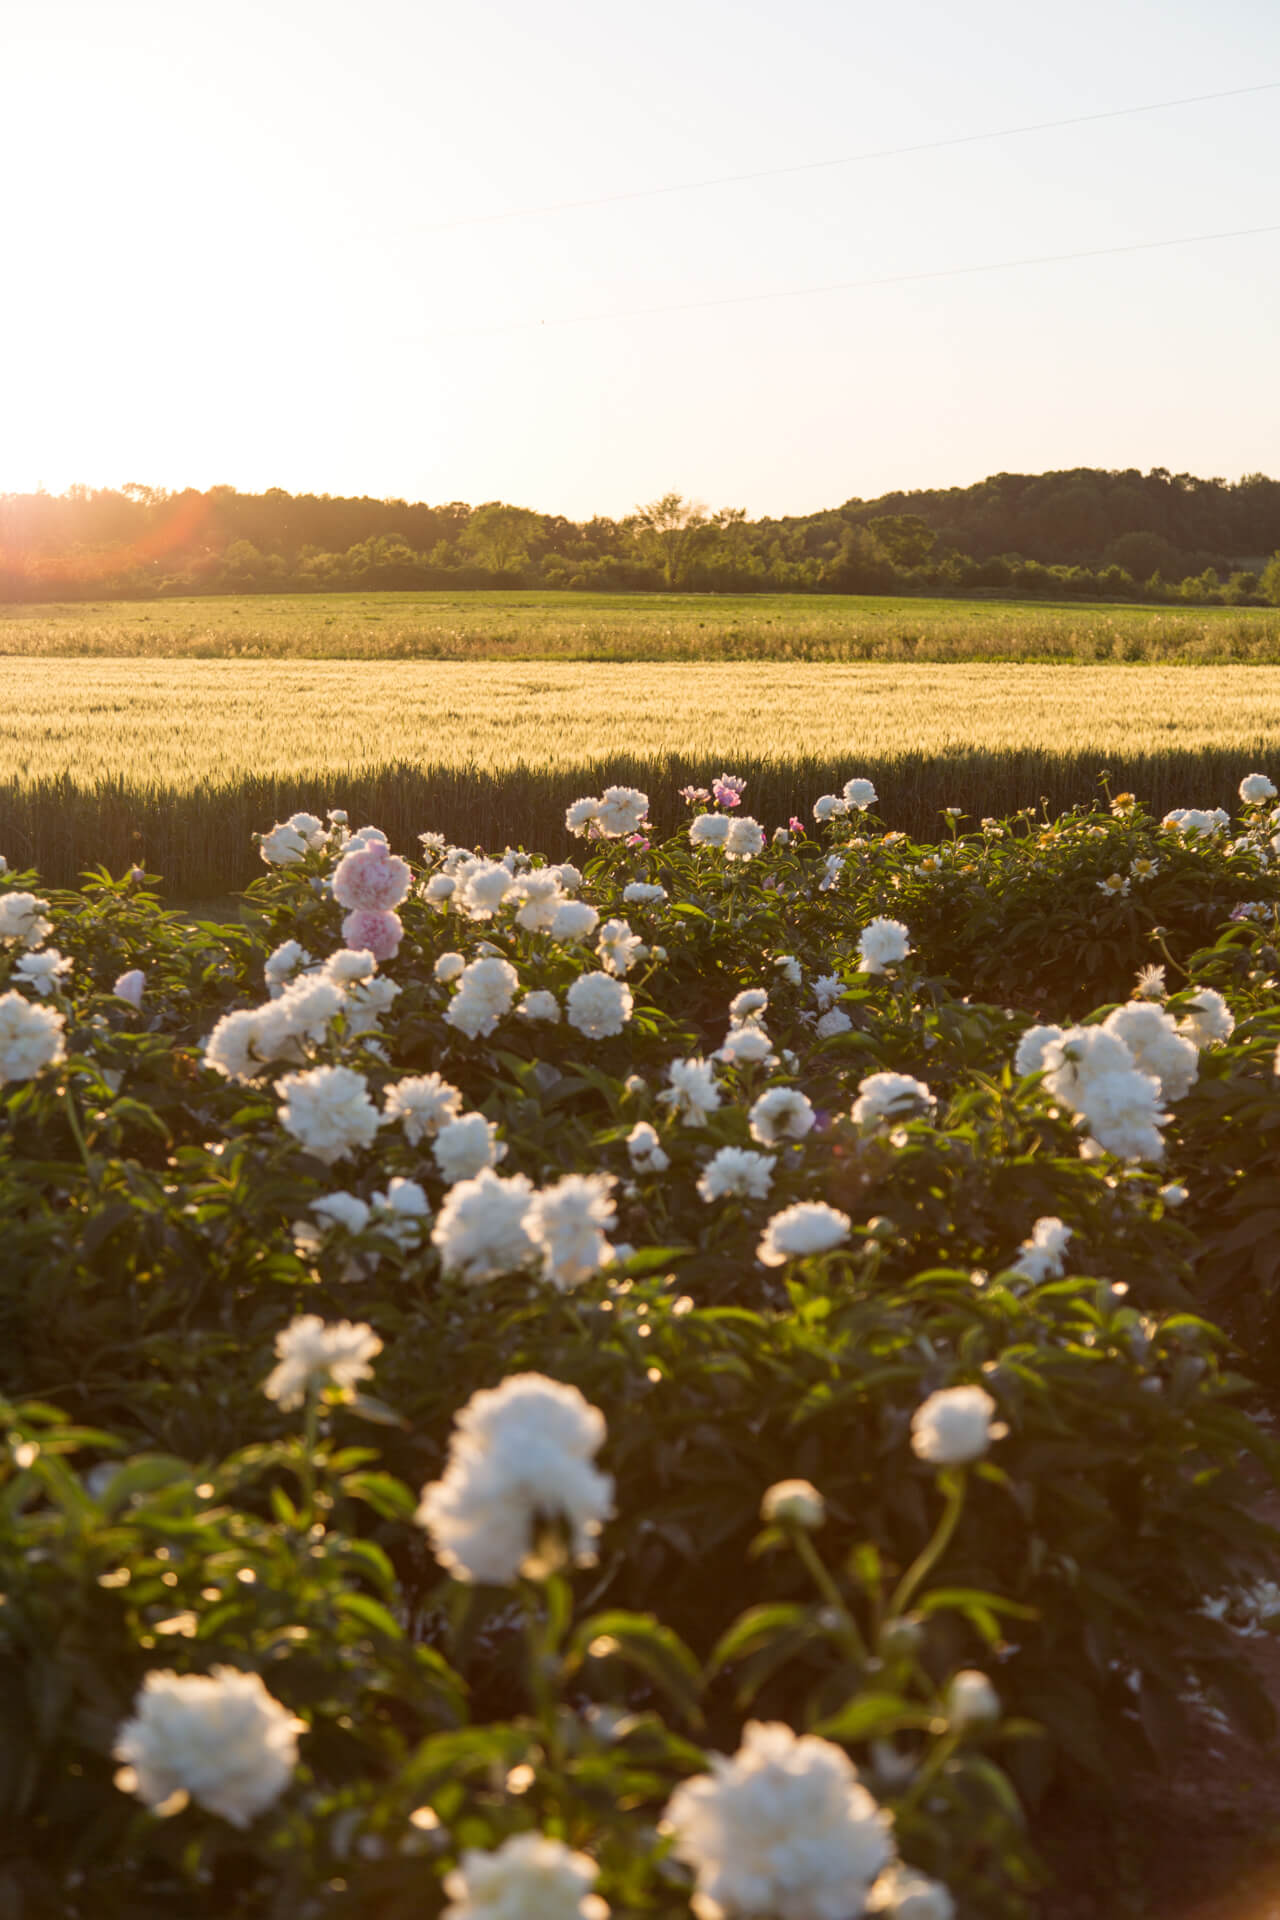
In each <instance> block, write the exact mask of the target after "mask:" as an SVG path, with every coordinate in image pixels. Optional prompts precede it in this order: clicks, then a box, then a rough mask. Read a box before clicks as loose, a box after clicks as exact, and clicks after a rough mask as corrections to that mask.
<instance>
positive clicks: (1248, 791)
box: [1240, 773, 1276, 807]
mask: <svg viewBox="0 0 1280 1920" xmlns="http://www.w3.org/2000/svg"><path fill="white" fill-rule="evenodd" d="M1275 797H1276V789H1275V784H1274V782H1273V781H1271V780H1268V778H1267V776H1266V774H1265V773H1246V775H1245V777H1244V779H1243V780H1242V781H1241V782H1240V798H1241V799H1242V800H1243V801H1244V804H1245V805H1246V807H1256V806H1257V805H1258V804H1259V802H1260V801H1263V800H1274V799H1275Z"/></svg>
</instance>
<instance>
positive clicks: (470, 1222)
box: [431, 1167, 534, 1281]
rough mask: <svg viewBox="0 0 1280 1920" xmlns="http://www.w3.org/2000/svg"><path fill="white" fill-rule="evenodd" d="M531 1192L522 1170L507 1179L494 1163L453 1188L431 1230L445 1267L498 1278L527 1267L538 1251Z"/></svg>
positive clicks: (482, 1277)
mask: <svg viewBox="0 0 1280 1920" xmlns="http://www.w3.org/2000/svg"><path fill="white" fill-rule="evenodd" d="M532 1194H533V1185H532V1182H531V1181H530V1180H529V1179H528V1178H527V1177H526V1175H524V1174H523V1173H515V1174H512V1176H511V1178H510V1179H509V1180H504V1179H502V1178H501V1177H500V1176H499V1175H498V1174H496V1173H494V1172H493V1170H492V1169H491V1168H489V1167H485V1168H483V1169H482V1170H481V1172H479V1173H478V1174H476V1176H475V1178H474V1179H472V1180H459V1181H458V1183H457V1185H456V1186H453V1187H450V1189H449V1191H448V1193H447V1194H446V1196H445V1201H444V1205H443V1206H442V1207H441V1209H440V1213H439V1216H438V1217H437V1219H436V1223H435V1225H434V1227H432V1229H431V1241H432V1245H433V1246H435V1247H436V1248H437V1250H438V1251H439V1254H440V1265H441V1266H442V1267H443V1269H444V1271H445V1272H446V1273H456V1274H459V1275H460V1276H461V1277H462V1279H464V1280H469V1281H478V1280H496V1279H497V1278H498V1277H499V1276H500V1275H501V1274H504V1273H516V1272H517V1271H518V1270H519V1269H520V1268H521V1267H524V1266H527V1265H528V1264H529V1262H530V1260H532V1258H533V1254H534V1246H533V1242H532V1240H531V1239H530V1238H529V1235H528V1233H527V1232H526V1230H525V1216H526V1214H527V1213H528V1211H529V1202H530V1198H531V1196H532Z"/></svg>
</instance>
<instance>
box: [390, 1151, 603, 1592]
mask: <svg viewBox="0 0 1280 1920" xmlns="http://www.w3.org/2000/svg"><path fill="white" fill-rule="evenodd" d="M489 1177H490V1178H492V1177H493V1176H492V1175H490V1176H489ZM604 1437H605V1422H604V1415H603V1414H602V1413H601V1412H600V1411H599V1409H598V1408H596V1407H593V1406H591V1405H590V1404H589V1403H588V1402H587V1401H586V1400H584V1399H583V1397H582V1395H581V1394H580V1393H579V1392H578V1389H577V1388H576V1387H568V1386H562V1385H561V1384H560V1383H559V1382H558V1381H555V1380H548V1379H547V1378H546V1376H545V1375H544V1374H540V1373H518V1374H512V1375H511V1376H510V1377H509V1378H508V1379H506V1380H504V1381H503V1383H502V1385H501V1386H500V1387H493V1388H483V1387H482V1388H481V1389H480V1390H479V1391H478V1392H476V1393H473V1394H472V1396H471V1398H470V1400H469V1401H468V1402H467V1404H466V1406H465V1407H463V1409H462V1411H461V1412H460V1413H459V1414H458V1415H457V1416H456V1418H455V1421H454V1430H453V1437H452V1439H451V1441H450V1443H449V1459H448V1464H447V1465H446V1467H445V1470H444V1474H443V1476H442V1478H441V1479H439V1480H435V1481H433V1482H432V1483H431V1485H430V1486H427V1487H424V1488H423V1490H422V1502H421V1505H420V1506H419V1508H418V1514H417V1519H418V1525H419V1526H421V1527H425V1528H426V1530H427V1532H428V1533H429V1535H430V1536H431V1545H432V1549H433V1551H434V1553H435V1556H436V1558H437V1560H439V1562H440V1563H441V1565H442V1566H444V1567H446V1568H447V1569H448V1571H449V1572H450V1573H451V1574H452V1575H453V1577H454V1579H455V1580H466V1581H484V1582H487V1583H491V1584H493V1585H496V1586H508V1585H510V1584H511V1582H512V1581H514V1580H515V1578H516V1576H517V1575H518V1574H519V1573H520V1572H521V1571H522V1570H526V1571H535V1570H537V1571H541V1570H543V1563H542V1562H541V1555H540V1551H539V1550H540V1548H541V1545H542V1543H541V1542H540V1541H539V1539H538V1534H539V1531H540V1529H542V1528H545V1527H550V1526H554V1525H555V1524H556V1523H560V1524H561V1525H563V1527H564V1528H565V1531H566V1533H567V1536H568V1538H567V1541H566V1552H567V1556H568V1559H569V1560H570V1562H571V1563H572V1564H574V1565H577V1566H590V1565H591V1564H592V1563H593V1562H594V1560H595V1557H596V1551H595V1543H596V1541H597V1539H598V1538H599V1535H600V1532H601V1529H602V1527H603V1524H604V1522H605V1521H606V1520H607V1519H609V1517H610V1516H611V1514H612V1512H613V1481H612V1479H611V1478H610V1477H609V1475H607V1474H603V1473H601V1472H599V1470H598V1469H597V1468H596V1467H594V1466H593V1465H592V1459H593V1456H594V1455H595V1454H596V1453H597V1452H598V1451H599V1449H600V1447H601V1446H602V1444H603V1442H604ZM531 1562H533V1563H534V1564H533V1565H532V1566H531V1564H530V1563H531Z"/></svg>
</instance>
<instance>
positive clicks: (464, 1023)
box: [444, 954, 520, 1040]
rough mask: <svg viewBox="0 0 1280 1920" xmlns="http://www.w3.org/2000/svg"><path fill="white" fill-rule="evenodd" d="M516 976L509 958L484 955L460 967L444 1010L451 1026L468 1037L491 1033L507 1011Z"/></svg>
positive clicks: (516, 979)
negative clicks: (451, 994)
mask: <svg viewBox="0 0 1280 1920" xmlns="http://www.w3.org/2000/svg"><path fill="white" fill-rule="evenodd" d="M519 984H520V976H519V975H518V974H517V972H516V970H515V968H514V967H513V966H512V965H511V962H510V961H509V960H500V959H498V958H497V956H496V955H492V954H490V955H487V956H486V957H485V958H484V959H483V960H473V961H472V962H471V964H470V966H467V967H464V968H463V970H462V975H461V979H460V984H459V986H458V991H457V993H455V995H454V996H453V999H452V1000H451V1001H450V1002H449V1005H448V1006H447V1007H446V1009H445V1015H444V1017H445V1019H446V1020H447V1021H448V1023H449V1025H450V1026H451V1027H456V1028H457V1029H458V1031H459V1032H460V1033H465V1034H466V1035H467V1036H468V1038H469V1039H472V1040H474V1039H476V1038H477V1037H478V1036H479V1035H480V1034H488V1033H492V1032H493V1030H494V1028H495V1027H496V1026H497V1024H498V1022H499V1020H501V1019H502V1017H503V1015H504V1014H507V1013H510V1011H511V1003H512V1001H513V1000H514V999H515V993H516V988H517V987H518V986H519Z"/></svg>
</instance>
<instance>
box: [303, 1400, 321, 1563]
mask: <svg viewBox="0 0 1280 1920" xmlns="http://www.w3.org/2000/svg"><path fill="white" fill-rule="evenodd" d="M319 1423H320V1406H319V1402H318V1400H317V1398H316V1391H315V1388H314V1387H308V1388H307V1411H306V1415H305V1417H304V1419H303V1425H302V1468H301V1471H300V1473H299V1475H298V1478H299V1480H300V1481H301V1483H302V1522H303V1530H304V1532H305V1531H309V1530H310V1527H311V1523H312V1521H313V1520H314V1519H315V1511H316V1434H317V1430H318V1428H319Z"/></svg>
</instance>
